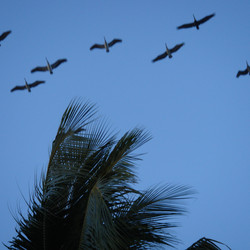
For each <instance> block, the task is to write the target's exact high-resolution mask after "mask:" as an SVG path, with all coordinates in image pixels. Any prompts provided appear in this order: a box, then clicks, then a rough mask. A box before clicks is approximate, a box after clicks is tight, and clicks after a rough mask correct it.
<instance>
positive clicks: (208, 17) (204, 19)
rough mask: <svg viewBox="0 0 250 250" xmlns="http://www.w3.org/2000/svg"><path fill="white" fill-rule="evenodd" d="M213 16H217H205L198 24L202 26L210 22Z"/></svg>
mask: <svg viewBox="0 0 250 250" xmlns="http://www.w3.org/2000/svg"><path fill="white" fill-rule="evenodd" d="M213 16H215V13H213V14H211V15H208V16H205V17H204V18H202V19H200V20H199V21H197V22H198V24H202V23H205V22H206V21H208V20H209V19H210V18H212V17H213Z"/></svg>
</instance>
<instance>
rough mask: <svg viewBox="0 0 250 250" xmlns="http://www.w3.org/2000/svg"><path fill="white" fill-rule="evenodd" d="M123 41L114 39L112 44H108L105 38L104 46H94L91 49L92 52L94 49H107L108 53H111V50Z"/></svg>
mask: <svg viewBox="0 0 250 250" xmlns="http://www.w3.org/2000/svg"><path fill="white" fill-rule="evenodd" d="M121 42H122V40H121V39H113V40H112V41H111V42H109V43H107V41H106V39H105V37H104V44H97V43H96V44H94V45H92V46H91V47H90V50H92V49H105V50H106V52H109V48H110V47H111V46H113V45H114V44H116V43H121Z"/></svg>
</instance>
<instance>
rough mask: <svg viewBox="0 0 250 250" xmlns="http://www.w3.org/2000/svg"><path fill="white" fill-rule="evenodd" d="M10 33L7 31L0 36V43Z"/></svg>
mask: <svg viewBox="0 0 250 250" xmlns="http://www.w3.org/2000/svg"><path fill="white" fill-rule="evenodd" d="M10 33H11V30H8V31H5V32H4V33H3V34H1V36H0V41H3V40H4V39H5V38H6V37H7V36H8V35H9V34H10ZM0 46H1V44H0Z"/></svg>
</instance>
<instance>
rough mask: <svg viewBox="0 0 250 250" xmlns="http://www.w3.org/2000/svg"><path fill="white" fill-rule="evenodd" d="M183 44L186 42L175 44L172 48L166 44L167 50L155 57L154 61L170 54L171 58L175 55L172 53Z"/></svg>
mask: <svg viewBox="0 0 250 250" xmlns="http://www.w3.org/2000/svg"><path fill="white" fill-rule="evenodd" d="M183 45H184V43H180V44H177V45H175V46H174V47H173V48H172V49H169V48H168V47H167V44H165V46H166V51H165V52H164V53H163V54H161V55H159V56H157V57H156V58H155V59H153V60H152V62H156V61H159V60H161V59H163V58H165V57H167V56H169V58H172V57H173V56H172V53H174V52H176V51H177V50H179V49H180V48H181V47H182V46H183Z"/></svg>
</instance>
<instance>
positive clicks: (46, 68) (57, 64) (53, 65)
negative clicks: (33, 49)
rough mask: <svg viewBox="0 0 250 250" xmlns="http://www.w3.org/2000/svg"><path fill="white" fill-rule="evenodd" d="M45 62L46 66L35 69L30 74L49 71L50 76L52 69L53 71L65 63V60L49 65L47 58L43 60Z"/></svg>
mask: <svg viewBox="0 0 250 250" xmlns="http://www.w3.org/2000/svg"><path fill="white" fill-rule="evenodd" d="M45 59H46V62H47V66H44V67H40V66H38V67H36V68H34V69H32V70H31V73H34V72H36V71H49V73H50V74H53V71H52V69H55V68H56V67H58V66H59V65H60V64H61V63H64V62H67V59H59V60H57V61H56V62H55V63H53V64H50V63H49V61H48V59H47V57H46V58H45Z"/></svg>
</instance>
